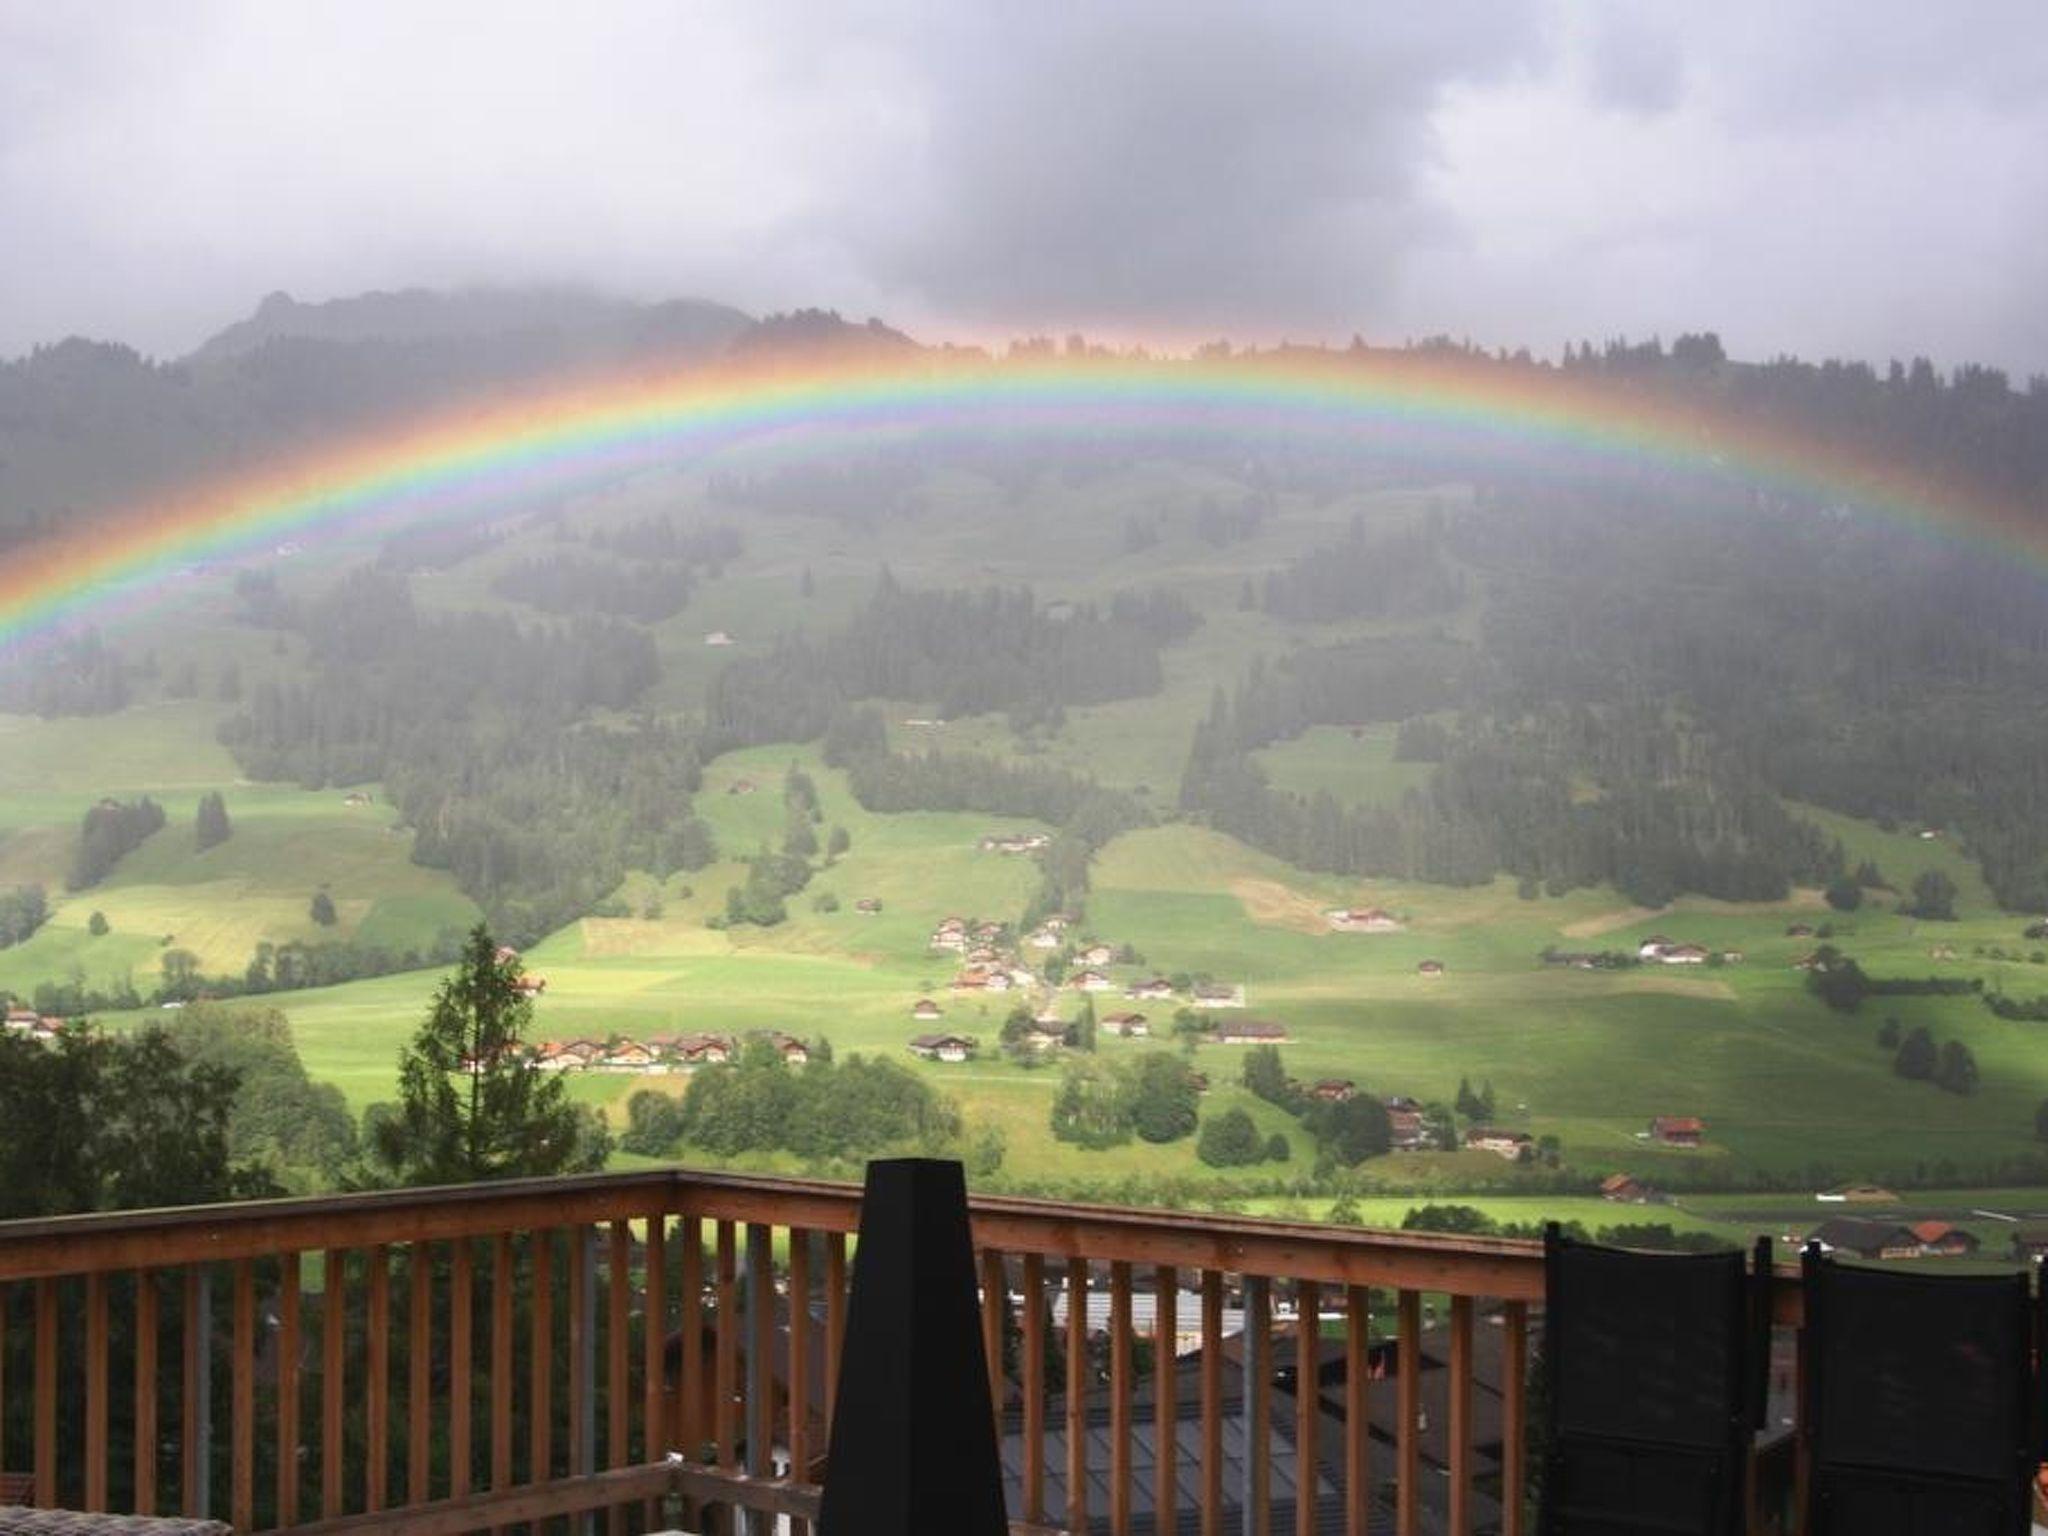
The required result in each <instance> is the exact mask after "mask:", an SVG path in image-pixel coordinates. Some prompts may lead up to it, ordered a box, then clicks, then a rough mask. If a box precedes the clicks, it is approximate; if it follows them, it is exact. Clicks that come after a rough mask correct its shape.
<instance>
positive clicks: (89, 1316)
mask: <svg viewBox="0 0 2048 1536" xmlns="http://www.w3.org/2000/svg"><path fill="white" fill-rule="evenodd" d="M85 1507H86V1509H87V1510H88V1511H89V1512H90V1513H93V1514H102V1513H104V1512H105V1510H106V1507H107V1277H106V1276H105V1275H103V1274H101V1273H100V1272H99V1271H98V1270H95V1271H93V1272H92V1273H91V1274H89V1275H87V1276H86V1277H85Z"/></svg>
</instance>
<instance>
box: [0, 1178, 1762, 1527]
mask: <svg viewBox="0 0 2048 1536" xmlns="http://www.w3.org/2000/svg"><path fill="white" fill-rule="evenodd" d="M972 1212H973V1221H974V1241H975V1247H976V1252H977V1258H978V1263H979V1267H980V1274H981V1277H982V1293H983V1312H982V1316H983V1332H984V1340H985V1343H986V1345H987V1348H988V1351H989V1355H990V1358H991V1359H992V1360H999V1361H1002V1362H1004V1365H1005V1369H1004V1370H1003V1371H1001V1372H999V1373H997V1376H998V1379H997V1382H996V1384H995V1386H996V1390H995V1401H992V1402H991V1404H990V1412H991V1413H992V1414H994V1415H996V1417H997V1425H998V1432H999V1436H1000V1438H1001V1441H1002V1444H1003V1446H1004V1449H1005V1460H1006V1473H1007V1476H1008V1480H1009V1483H1010V1513H1011V1515H1012V1517H1013V1518H1015V1519H1017V1520H1018V1521H1020V1522H1021V1523H1022V1524H1023V1525H1025V1526H1028V1527H1032V1528H1039V1529H1045V1530H1066V1531H1074V1532H1079V1531H1084V1530H1085V1531H1097V1530H1099V1531H1107V1532H1111V1533H1116V1536H1164V1533H1165V1532H1169V1531H1172V1532H1185V1533H1189V1536H1224V1533H1225V1532H1229V1533H1230V1536H1239V1533H1241V1532H1244V1533H1265V1532H1269V1531H1270V1532H1272V1533H1273V1536H1282V1533H1284V1532H1286V1531H1290V1530H1291V1531H1293V1532H1295V1533H1297V1536H1308V1533H1318V1536H1320V1533H1324V1532H1343V1533H1346V1536H1364V1533H1367V1532H1372V1533H1379V1532H1392V1533H1396V1536H1437V1533H1439V1532H1443V1533H1456V1536H1465V1533H1484V1532H1493V1531H1498V1532H1500V1533H1501V1536H1521V1533H1522V1532H1524V1531H1525V1530H1527V1529H1528V1528H1529V1526H1530V1521H1529V1519H1528V1513H1527V1510H1526V1507H1525V1506H1526V1502H1527V1501H1526V1498H1525V1496H1524V1490H1525V1489H1526V1487H1527V1476H1526V1474H1527V1466H1526V1461H1525V1451H1524V1446H1525V1443H1526V1428H1527V1414H1528V1374H1529V1368H1530V1361H1531V1347H1530V1346H1531V1304H1532V1303H1536V1302H1539V1301H1540V1299H1541V1296H1542V1289H1543V1265H1542V1253H1541V1249H1540V1247H1539V1246H1538V1245H1536V1244H1532V1243H1526V1242H1516V1241H1509V1240H1501V1239H1489V1238H1464V1237H1445V1236H1433V1235H1425V1234H1416V1233H1395V1232H1376V1231H1368V1230H1359V1229H1351V1228H1333V1227H1325V1226H1315V1225H1308V1224H1301V1223H1292V1222H1284V1221H1265V1220H1248V1219H1242V1218H1235V1217H1228V1218H1226V1217H1210V1216H1183V1215H1178V1214H1174V1213H1171V1212H1161V1211H1153V1210H1132V1209H1121V1208H1115V1207H1101V1206H1076V1205H1069V1204H1064V1203H1058V1202H1049V1201H1038V1200H1022V1199H1011V1198H995V1197H984V1198H978V1199H976V1200H974V1201H973V1202H972ZM859 1218H860V1190H859V1188H858V1186H855V1185H851V1184H837V1183H827V1182H820V1181H814V1180H801V1179H782V1178H766V1177H754V1176H746V1175H737V1174H722V1173H719V1174H713V1173H700V1172H693V1171H690V1170H687V1169H674V1170H663V1171H658V1172H649V1173H635V1174H613V1175H596V1176H591V1177H585V1178H573V1179H557V1180H536V1181H522V1182H512V1183H503V1184H492V1185H467V1186H461V1187H455V1188H446V1189H430V1190H406V1191H392V1192H379V1193H371V1194H360V1195H345V1196H335V1197H331V1198H320V1199H311V1200H279V1201H256V1202H250V1203H247V1204H241V1205H233V1206H213V1207H196V1208H187V1209H181V1210H163V1211H143V1212H130V1213H121V1214H117V1215H92V1216H76V1217H63V1218H59V1219H55V1220H48V1221H32V1222H13V1223H4V1224H0V1474H6V1473H24V1474H27V1476H28V1477H29V1479H30V1480H31V1483H32V1487H33V1492H34V1502H35V1503H37V1504H38V1505H42V1506H46V1507H69V1508H75V1509H84V1510H116V1511H121V1512H136V1513H155V1512H158V1511H163V1512H176V1513H181V1514H185V1515H190V1516H199V1515H205V1514H212V1515H214V1516H215V1517H216V1518H223V1519H226V1520H229V1521H230V1522H231V1523H232V1524H233V1525H234V1526H235V1528H236V1529H237V1530H239V1531H256V1530H273V1529H276V1530H283V1529H292V1530H302V1531H314V1532H321V1533H340V1532H350V1531H357V1530H361V1531H368V1530H378V1531H395V1532H400V1533H411V1536H436V1533H454V1532H459V1531H469V1530H478V1529H503V1528H505V1527H508V1526H513V1525H526V1524H536V1525H537V1524H539V1523H542V1522H549V1521H555V1520H558V1519H560V1518H562V1517H567V1516H572V1515H579V1514H583V1513H585V1512H590V1511H606V1512H608V1524H609V1526H610V1528H611V1530H613V1531H614V1532H620V1531H627V1530H651V1529H655V1528H658V1527H660V1526H662V1525H675V1524H678V1523H684V1524H688V1525H690V1526H691V1527H692V1528H702V1529H716V1530H727V1529H734V1528H736V1527H745V1522H747V1521H748V1520H753V1521H754V1522H755V1523H754V1524H753V1525H752V1526H751V1527H750V1529H751V1530H754V1531H760V1530H766V1529H770V1528H787V1529H791V1530H793V1531H795V1532H799V1533H807V1532H808V1529H809V1525H808V1522H809V1520H810V1519H811V1518H812V1517H813V1516H815V1514H816V1509H817V1496H818V1490H817V1486H816V1483H817V1479H818V1478H819V1476H820V1475H821V1474H822V1470H823V1459H824V1452H825V1447H826V1444H827V1442H828V1437H829V1434H830V1418H831V1403H832V1399H833V1388H834V1371H835V1367H836V1362H837V1359H838V1356H839V1352H840V1345H841V1342H842V1339H843V1337H844V1328H845V1321H846V1306H845V1301H846V1295H847V1282H848V1262H847V1260H848V1249H849V1244H848V1238H849V1234H851V1233H852V1232H854V1231H855V1229H856V1228H857V1226H858V1224H859ZM1074 1295H1082V1296H1084V1297H1086V1298H1087V1304H1086V1305H1084V1306H1082V1307H1080V1308H1077V1309H1073V1310H1072V1311H1071V1312H1070V1310H1069V1307H1068V1305H1067V1303H1068V1299H1069V1297H1071V1296H1074ZM1141 1298H1142V1299H1143V1300H1144V1303H1145V1304H1144V1305H1142V1306H1141V1305H1140V1300H1141ZM1774 1308H1775V1312H1776V1316H1777V1320H1778V1322H1779V1323H1780V1324H1782V1325H1784V1326H1786V1327H1796V1326H1797V1325H1798V1322H1799V1288H1798V1279H1797V1275H1796V1273H1795V1272H1793V1271H1789V1270H1787V1271H1783V1272H1781V1274H1780V1275H1779V1277H1778V1280H1777V1284H1776V1290H1775V1293H1774ZM1075 1314H1078V1316H1079V1317H1080V1318H1081V1319H1082V1320H1083V1323H1084V1326H1083V1327H1081V1328H1070V1327H1067V1326H1065V1320H1066V1319H1067V1318H1068V1317H1069V1316H1070V1315H1075ZM1091 1319H1092V1326H1091ZM1140 1319H1145V1320H1149V1322H1150V1324H1151V1329H1150V1336H1148V1333H1147V1330H1145V1329H1143V1328H1141V1326H1140V1322H1139V1320H1140ZM1226 1321H1227V1322H1228V1324H1229V1327H1228V1328H1227V1327H1226ZM1104 1324H1106V1326H1104ZM1154 1338H1158V1339H1173V1340H1177V1341H1178V1342H1179V1344H1180V1349H1179V1350H1178V1351H1177V1354H1178V1359H1177V1361H1176V1366H1175V1368H1174V1369H1171V1370H1163V1369H1154V1368H1152V1367H1151V1365H1150V1364H1149V1363H1148V1362H1154V1361H1157V1360H1159V1359H1161V1358H1162V1357H1163V1352H1162V1351H1158V1350H1156V1349H1155V1347H1154V1344H1153V1339H1154ZM1303 1383H1309V1384H1311V1386H1310V1389H1309V1390H1303ZM1161 1424H1171V1425H1172V1426H1173V1433H1172V1434H1171V1435H1166V1434H1161V1433H1159V1432H1158V1429H1157V1427H1158V1426H1159V1425H1161ZM1068 1425H1077V1426H1081V1432H1079V1433H1076V1434H1071V1435H1070V1434H1068V1433H1067V1426H1068ZM1304 1491H1305V1492H1306V1496H1303V1495H1304ZM1752 1523H1753V1525H1754V1526H1755V1527H1756V1528H1758V1529H1763V1528H1766V1527H1767V1526H1768V1524H1769V1522H1767V1521H1765V1520H1763V1518H1762V1517H1761V1516H1759V1517H1758V1518H1757V1519H1756V1520H1755V1521H1753V1522H1752Z"/></svg>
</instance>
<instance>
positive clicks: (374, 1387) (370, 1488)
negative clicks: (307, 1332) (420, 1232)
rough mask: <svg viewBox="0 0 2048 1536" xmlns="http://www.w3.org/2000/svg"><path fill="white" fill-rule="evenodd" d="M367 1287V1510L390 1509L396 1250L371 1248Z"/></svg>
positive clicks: (365, 1459) (365, 1495)
mask: <svg viewBox="0 0 2048 1536" xmlns="http://www.w3.org/2000/svg"><path fill="white" fill-rule="evenodd" d="M365 1262H366V1263H367V1265H368V1267H369V1283H368V1284H367V1285H366V1286H365V1287H364V1291H363V1309H364V1310H363V1340H364V1355H365V1357H366V1358H365V1362H364V1366H363V1369H364V1372H365V1374H366V1375H367V1377H368V1380H367V1381H366V1382H365V1383H364V1387H363V1508H364V1510H365V1511H366V1512H368V1513H371V1514H374V1513H376V1512H377V1511H379V1510H381V1509H383V1508H384V1504H385V1499H386V1496H387V1495H388V1494H389V1492H390V1488H389V1477H390V1471H391V1250H390V1249H389V1248H387V1247H386V1246H385V1245H384V1244H382V1243H377V1244H375V1245H374V1246H372V1247H371V1249H370V1251H369V1254H368V1255H367V1257H366V1260H365Z"/></svg>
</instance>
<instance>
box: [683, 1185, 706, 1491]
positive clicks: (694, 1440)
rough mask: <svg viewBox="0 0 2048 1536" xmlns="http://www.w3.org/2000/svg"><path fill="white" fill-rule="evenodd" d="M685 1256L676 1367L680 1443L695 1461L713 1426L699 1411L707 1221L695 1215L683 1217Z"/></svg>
mask: <svg viewBox="0 0 2048 1536" xmlns="http://www.w3.org/2000/svg"><path fill="white" fill-rule="evenodd" d="M682 1228H683V1232H682V1255H681V1265H680V1272H679V1273H678V1275H677V1276H676V1289H677V1290H678V1291H680V1292H681V1293H682V1294H681V1295H680V1296H679V1297H678V1298H677V1299H678V1301H679V1302H680V1303H681V1305H680V1307H679V1308H678V1314H679V1315H678V1317H677V1320H676V1326H677V1327H678V1328H679V1329H680V1330H681V1332H682V1345H683V1348H682V1353H681V1355H680V1357H679V1364H678V1366H677V1369H676V1445H677V1447H678V1448H679V1449H680V1450H681V1451H682V1453H683V1454H684V1455H685V1456H687V1457H689V1458H690V1459H691V1460H692V1461H695V1460H697V1459H698V1458H699V1457H701V1456H702V1455H703V1454H704V1441H705V1439H706V1437H707V1436H709V1435H710V1433H711V1427H710V1426H709V1425H708V1424H706V1423H705V1422H704V1420H703V1415H702V1414H700V1413H699V1412H698V1405H699V1404H700V1403H702V1402H703V1401H704V1223H703V1222H702V1221H700V1220H698V1218H696V1217H695V1216H685V1217H684V1218H683V1220H682Z"/></svg>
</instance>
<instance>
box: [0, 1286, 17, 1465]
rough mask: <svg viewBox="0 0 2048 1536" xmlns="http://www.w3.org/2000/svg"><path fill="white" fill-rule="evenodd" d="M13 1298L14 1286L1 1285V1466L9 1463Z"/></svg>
mask: <svg viewBox="0 0 2048 1536" xmlns="http://www.w3.org/2000/svg"><path fill="white" fill-rule="evenodd" d="M13 1299H14V1291H13V1288H12V1287H11V1286H6V1285H0V1468H5V1467H6V1465H7V1308H8V1303H10V1302H11V1301H13Z"/></svg>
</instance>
